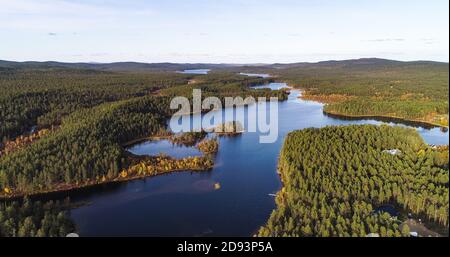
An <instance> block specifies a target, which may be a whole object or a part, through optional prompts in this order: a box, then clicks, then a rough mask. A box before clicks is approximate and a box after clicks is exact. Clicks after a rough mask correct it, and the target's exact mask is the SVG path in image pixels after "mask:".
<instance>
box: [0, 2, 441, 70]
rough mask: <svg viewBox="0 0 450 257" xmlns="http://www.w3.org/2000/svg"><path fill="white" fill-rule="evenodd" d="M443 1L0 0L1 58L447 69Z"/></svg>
mask: <svg viewBox="0 0 450 257" xmlns="http://www.w3.org/2000/svg"><path fill="white" fill-rule="evenodd" d="M448 10H449V1H448V0H376V1H375V0H359V1H355V0H297V1H295V0H158V1H156V0H147V1H144V0H128V1H119V0H103V1H101V0H91V1H87V0H0V59H3V60H17V61H25V60H35V61H45V60H56V61H68V62H80V61H82V62H114V61H139V62H190V63H193V62H210V63H273V62H302V61H321V60H331V59H333V60H339V59H350V58H360V57H380V58H389V59H396V60H435V61H445V62H448V58H449V57H448V56H449V46H448V44H449V11H448Z"/></svg>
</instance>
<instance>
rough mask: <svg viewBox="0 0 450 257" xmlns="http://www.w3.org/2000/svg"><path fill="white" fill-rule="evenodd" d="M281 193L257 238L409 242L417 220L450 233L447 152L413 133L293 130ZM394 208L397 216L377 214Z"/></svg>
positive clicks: (282, 165)
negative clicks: (410, 220)
mask: <svg viewBox="0 0 450 257" xmlns="http://www.w3.org/2000/svg"><path fill="white" fill-rule="evenodd" d="M279 174H280V176H281V180H282V182H283V188H282V190H281V191H280V192H279V193H278V195H277V197H276V203H277V209H276V210H275V211H273V213H272V215H271V216H270V218H269V220H268V222H267V224H266V225H265V226H263V227H261V229H260V230H259V232H258V235H259V236H319V237H329V236H332V237H348V236H358V237H364V236H366V235H369V234H378V235H380V236H383V237H385V236H387V237H392V236H409V228H408V227H407V225H404V224H403V223H402V219H405V216H407V215H408V214H409V215H413V216H416V217H420V218H422V219H423V220H427V221H428V222H430V223H434V224H437V225H439V226H441V227H442V228H444V229H443V230H444V231H445V230H447V231H448V224H449V223H448V222H449V220H448V207H449V191H448V180H449V170H448V148H447V149H444V150H442V151H440V150H436V149H433V148H431V147H429V146H428V145H426V144H424V142H423V140H422V139H421V137H420V136H419V135H418V134H417V132H416V131H414V130H413V129H405V128H401V127H390V126H384V125H383V126H373V125H352V126H338V127H332V126H330V127H325V128H321V129H313V128H311V129H305V130H301V131H295V132H291V133H290V134H289V135H288V136H287V137H286V139H285V141H284V145H283V148H282V151H281V154H280V157H279ZM384 205H392V206H394V208H396V209H398V211H399V212H400V213H403V214H401V215H399V217H392V216H390V214H389V213H388V212H384V211H378V208H379V207H382V206H384Z"/></svg>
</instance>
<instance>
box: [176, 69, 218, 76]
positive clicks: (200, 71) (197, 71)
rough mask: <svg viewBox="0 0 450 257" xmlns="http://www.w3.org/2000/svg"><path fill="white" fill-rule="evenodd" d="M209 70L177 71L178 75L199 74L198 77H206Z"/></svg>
mask: <svg viewBox="0 0 450 257" xmlns="http://www.w3.org/2000/svg"><path fill="white" fill-rule="evenodd" d="M210 71H211V69H194V70H184V71H177V72H178V73H182V74H199V75H206V74H208V72H210Z"/></svg>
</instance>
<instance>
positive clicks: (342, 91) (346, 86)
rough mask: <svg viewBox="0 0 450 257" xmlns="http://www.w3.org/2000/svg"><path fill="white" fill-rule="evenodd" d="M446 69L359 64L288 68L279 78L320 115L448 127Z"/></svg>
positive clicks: (404, 64)
mask: <svg viewBox="0 0 450 257" xmlns="http://www.w3.org/2000/svg"><path fill="white" fill-rule="evenodd" d="M448 72H449V69H448V63H432V62H410V63H409V62H397V61H387V60H380V59H362V60H353V61H343V62H324V63H318V64H314V65H306V66H300V67H292V68H287V69H283V70H280V71H278V74H279V76H280V77H282V78H283V79H286V81H288V82H291V83H292V84H293V85H296V86H299V87H301V88H303V89H305V94H304V98H306V99H312V100H319V101H321V102H325V103H327V105H326V106H325V108H324V111H326V112H329V113H333V114H342V115H349V116H386V117H397V118H402V119H406V120H415V121H425V122H429V123H433V124H436V125H443V126H448V110H449V107H448V94H449V87H448V76H449V73H448Z"/></svg>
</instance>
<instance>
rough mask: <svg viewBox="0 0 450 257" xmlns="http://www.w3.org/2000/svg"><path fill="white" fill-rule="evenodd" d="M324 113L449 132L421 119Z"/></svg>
mask: <svg viewBox="0 0 450 257" xmlns="http://www.w3.org/2000/svg"><path fill="white" fill-rule="evenodd" d="M323 115H325V116H327V117H330V118H333V119H338V120H345V121H361V120H376V121H380V122H383V123H396V124H402V125H405V126H408V127H415V128H424V129H428V130H430V129H434V128H440V129H441V131H442V132H444V133H445V132H447V131H448V128H446V127H440V126H436V125H432V124H429V123H426V122H420V121H408V120H404V119H400V118H390V117H383V116H370V117H368V116H361V117H359V116H354V117H349V116H345V115H339V114H332V113H327V112H325V111H324V112H323Z"/></svg>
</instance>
